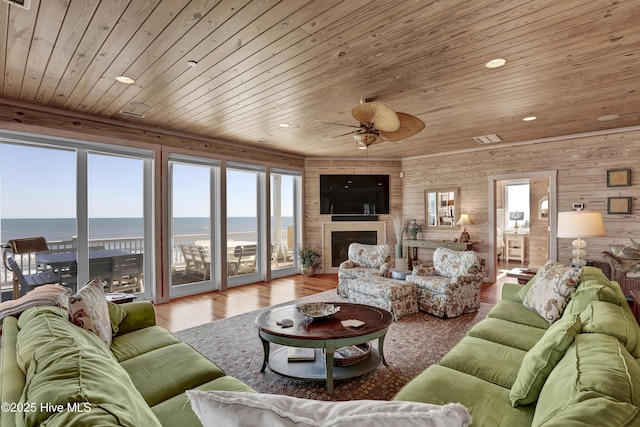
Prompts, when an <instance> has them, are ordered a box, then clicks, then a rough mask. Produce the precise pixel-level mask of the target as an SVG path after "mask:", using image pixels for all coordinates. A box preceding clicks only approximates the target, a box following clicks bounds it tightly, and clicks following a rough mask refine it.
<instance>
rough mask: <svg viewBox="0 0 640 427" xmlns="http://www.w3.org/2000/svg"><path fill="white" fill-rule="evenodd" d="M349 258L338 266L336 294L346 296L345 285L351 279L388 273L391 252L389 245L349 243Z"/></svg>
mask: <svg viewBox="0 0 640 427" xmlns="http://www.w3.org/2000/svg"><path fill="white" fill-rule="evenodd" d="M348 256H349V259H347V260H346V261H343V262H342V263H341V264H340V266H339V268H338V294H339V295H340V296H341V297H345V298H346V297H347V286H348V284H349V282H350V281H351V280H353V279H362V278H367V277H372V276H384V277H386V276H387V274H388V273H389V267H390V263H389V261H390V260H391V252H390V249H389V245H363V244H361V243H352V244H350V245H349V252H348Z"/></svg>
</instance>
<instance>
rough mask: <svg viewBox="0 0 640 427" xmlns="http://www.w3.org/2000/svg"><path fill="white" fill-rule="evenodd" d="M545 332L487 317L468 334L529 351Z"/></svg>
mask: <svg viewBox="0 0 640 427" xmlns="http://www.w3.org/2000/svg"><path fill="white" fill-rule="evenodd" d="M544 333H545V329H540V328H534V327H533V326H527V325H523V324H521V323H513V322H510V321H508V320H504V319H496V318H486V319H484V320H483V321H482V322H480V323H478V324H476V325H475V326H474V327H473V328H471V329H470V330H469V332H468V334H467V335H469V336H471V337H476V338H482V339H485V340H489V341H493V342H496V343H498V344H504V345H507V346H509V347H515V348H517V349H520V350H524V351H529V350H530V349H531V347H533V346H534V345H536V343H537V342H538V341H539V340H540V338H542V336H543V335H544Z"/></svg>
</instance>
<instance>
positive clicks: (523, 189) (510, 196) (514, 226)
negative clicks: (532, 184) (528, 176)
mask: <svg viewBox="0 0 640 427" xmlns="http://www.w3.org/2000/svg"><path fill="white" fill-rule="evenodd" d="M505 201H506V207H507V214H506V215H505V220H506V230H509V231H513V230H528V229H529V224H530V221H531V213H530V212H531V210H530V202H529V182H528V181H527V182H517V183H512V184H507V185H506V186H505Z"/></svg>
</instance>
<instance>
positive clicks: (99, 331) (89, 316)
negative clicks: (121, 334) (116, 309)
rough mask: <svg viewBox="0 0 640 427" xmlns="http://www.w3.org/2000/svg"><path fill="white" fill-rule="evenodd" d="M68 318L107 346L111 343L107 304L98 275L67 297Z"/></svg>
mask: <svg viewBox="0 0 640 427" xmlns="http://www.w3.org/2000/svg"><path fill="white" fill-rule="evenodd" d="M69 319H70V320H71V322H73V323H74V324H75V325H77V326H80V327H81V328H83V329H86V330H87V331H89V332H91V333H92V334H95V335H97V336H98V337H100V339H102V341H104V342H105V343H106V344H107V346H110V345H111V339H112V331H111V319H110V318H109V306H108V304H107V298H106V297H105V295H104V284H103V281H102V279H101V278H100V277H96V278H95V279H93V280H91V281H90V282H88V283H87V284H86V285H84V287H82V289H80V290H79V291H78V292H77V293H76V294H75V295H72V296H71V298H69Z"/></svg>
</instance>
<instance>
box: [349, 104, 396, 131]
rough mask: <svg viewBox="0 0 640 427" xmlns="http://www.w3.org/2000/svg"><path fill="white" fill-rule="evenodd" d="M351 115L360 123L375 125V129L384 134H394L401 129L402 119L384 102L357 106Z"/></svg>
mask: <svg viewBox="0 0 640 427" xmlns="http://www.w3.org/2000/svg"><path fill="white" fill-rule="evenodd" d="M351 115H353V117H354V118H355V119H356V120H358V121H359V122H360V123H362V124H365V125H373V128H374V129H376V130H379V131H384V132H393V131H396V130H398V128H399V127H400V119H398V115H397V114H396V112H395V111H393V109H392V108H391V107H389V106H388V105H387V104H384V103H382V102H365V103H364V104H360V105H356V106H355V107H354V108H353V110H351Z"/></svg>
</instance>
